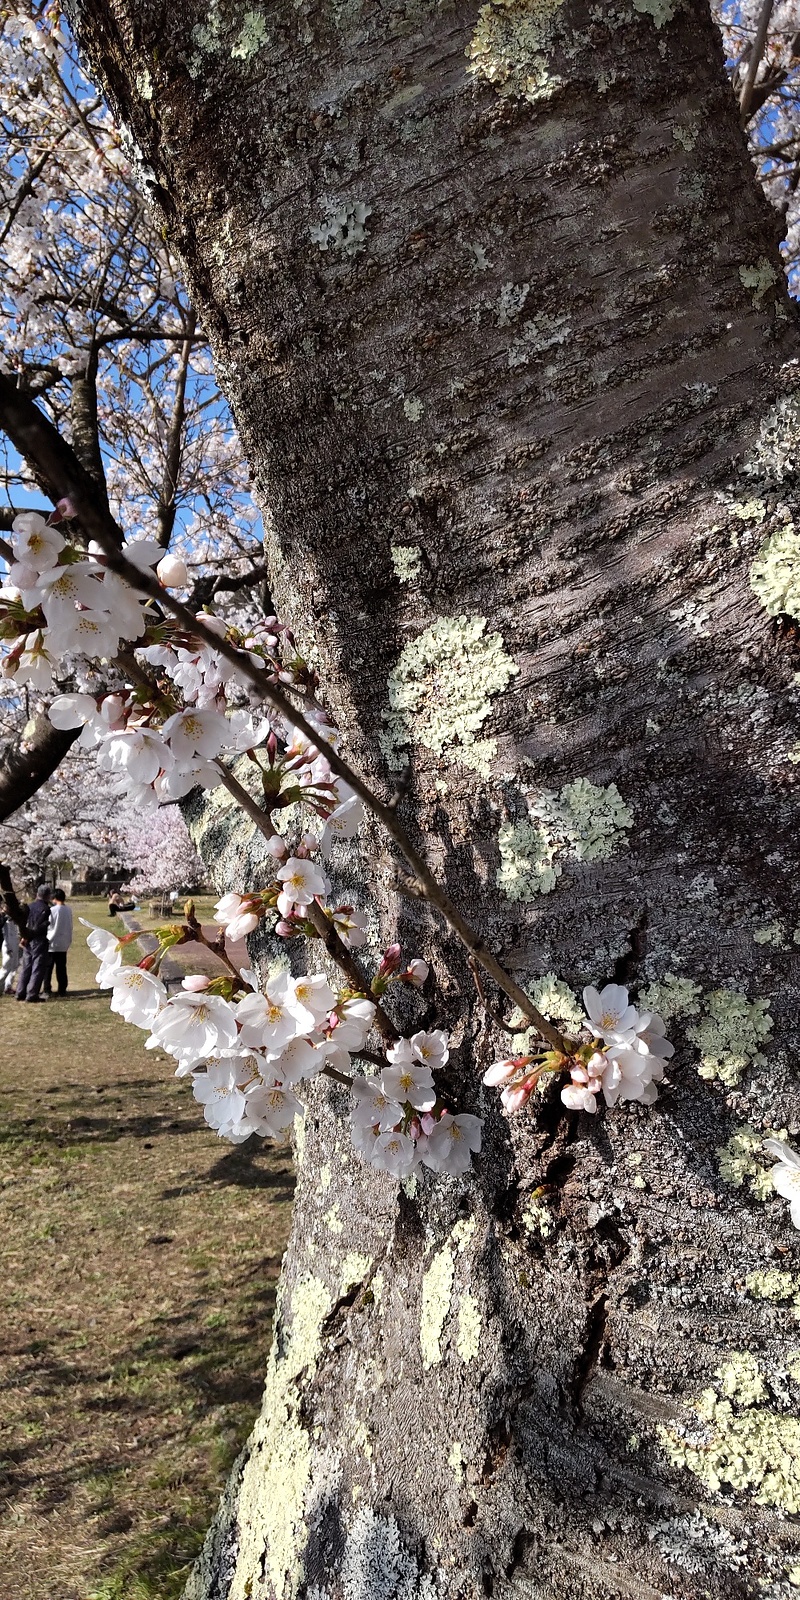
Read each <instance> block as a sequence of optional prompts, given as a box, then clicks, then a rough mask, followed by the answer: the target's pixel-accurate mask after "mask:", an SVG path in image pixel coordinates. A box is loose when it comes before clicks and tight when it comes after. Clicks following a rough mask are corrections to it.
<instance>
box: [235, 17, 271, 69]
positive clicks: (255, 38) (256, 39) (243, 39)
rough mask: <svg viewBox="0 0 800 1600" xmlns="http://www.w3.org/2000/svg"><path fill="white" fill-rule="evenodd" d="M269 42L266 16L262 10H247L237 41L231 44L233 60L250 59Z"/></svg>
mask: <svg viewBox="0 0 800 1600" xmlns="http://www.w3.org/2000/svg"><path fill="white" fill-rule="evenodd" d="M267 44H269V33H268V31H267V23H266V18H265V17H264V16H263V15H262V13H261V12H260V11H246V12H245V14H244V17H243V19H242V26H241V28H240V30H239V36H238V38H237V39H236V42H235V43H234V44H233V45H232V46H231V60H232V61H249V60H250V57H251V56H255V55H258V52H259V50H263V48H264V46H265V45H267Z"/></svg>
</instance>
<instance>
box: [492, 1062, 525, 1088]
mask: <svg viewBox="0 0 800 1600" xmlns="http://www.w3.org/2000/svg"><path fill="white" fill-rule="evenodd" d="M522 1064H523V1062H522V1059H520V1058H517V1059H514V1061H496V1062H494V1066H491V1067H490V1069H488V1072H485V1074H483V1082H485V1083H488V1086H490V1088H496V1086H498V1083H507V1082H509V1080H510V1078H514V1077H515V1075H517V1072H518V1070H520V1067H522Z"/></svg>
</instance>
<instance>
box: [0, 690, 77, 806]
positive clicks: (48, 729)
mask: <svg viewBox="0 0 800 1600" xmlns="http://www.w3.org/2000/svg"><path fill="white" fill-rule="evenodd" d="M80 731H81V730H80V728H68V729H61V728H54V727H53V724H52V722H50V720H49V718H48V717H46V716H39V717H37V718H36V721H35V723H34V727H33V733H32V736H31V738H29V739H26V740H25V745H24V748H21V749H19V750H10V751H9V750H7V751H6V752H5V754H4V755H3V760H2V768H1V769H0V822H5V819H6V817H10V816H11V813H12V812H13V811H16V810H17V808H18V807H19V806H22V805H24V804H25V801H26V800H30V798H31V796H32V795H34V794H35V793H36V791H37V789H41V787H42V784H43V783H46V782H47V779H48V778H51V777H52V776H53V773H54V772H55V770H56V767H57V766H59V764H60V763H61V762H62V761H63V760H64V757H65V755H66V754H67V751H68V750H70V749H71V747H72V745H73V744H74V743H75V740H76V739H77V737H78V734H79V733H80Z"/></svg>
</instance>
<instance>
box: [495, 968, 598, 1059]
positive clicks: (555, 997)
mask: <svg viewBox="0 0 800 1600" xmlns="http://www.w3.org/2000/svg"><path fill="white" fill-rule="evenodd" d="M523 987H524V989H525V993H526V994H527V995H528V996H529V997H530V999H531V1000H532V1001H533V1003H534V1005H535V1006H536V1008H537V1010H538V1011H541V1012H542V1014H543V1016H545V1017H547V1020H548V1022H554V1023H555V1024H556V1026H558V1027H560V1028H563V1029H564V1031H565V1033H566V1034H568V1035H571V1034H576V1033H577V1032H578V1030H579V1029H580V1028H582V1027H583V1026H584V1023H585V1022H586V1016H585V1013H584V1010H583V1007H582V1005H581V1004H580V1001H579V1000H578V997H577V995H576V994H575V993H574V991H573V990H572V989H570V987H569V984H567V983H564V981H563V979H561V978H559V977H557V976H556V974H555V973H554V972H546V973H544V975H543V977H541V978H536V979H535V980H534V982H533V983H526V984H524V985H523ZM524 1022H525V1018H524V1016H523V1014H522V1012H521V1011H519V1010H514V1011H512V1013H511V1017H510V1018H509V1026H510V1027H512V1028H519V1029H520V1030H521V1031H520V1032H519V1033H515V1034H514V1035H513V1037H512V1039H511V1049H512V1050H513V1052H514V1054H515V1055H520V1056H522V1055H529V1054H530V1053H531V1052H532V1051H533V1050H534V1049H535V1048H536V1045H537V1042H538V1034H537V1032H536V1029H535V1028H527V1029H526V1028H524V1027H523V1024H524Z"/></svg>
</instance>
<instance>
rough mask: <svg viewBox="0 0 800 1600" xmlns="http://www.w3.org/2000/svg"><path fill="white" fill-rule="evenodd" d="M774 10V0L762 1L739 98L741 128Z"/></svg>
mask: <svg viewBox="0 0 800 1600" xmlns="http://www.w3.org/2000/svg"><path fill="white" fill-rule="evenodd" d="M774 8H775V0H763V5H762V7H761V14H760V16H759V19H758V26H757V28H756V36H755V38H754V40H753V48H752V50H751V52H750V59H749V61H748V63H747V72H746V74H745V80H744V83H743V84H742V92H741V94H740V96H739V113H740V116H741V119H742V127H745V126H746V124H747V121H748V118H749V116H750V110H751V107H752V104H753V90H754V89H755V86H756V78H757V77H758V69H759V67H760V66H761V61H762V58H763V55H764V50H765V48H766V43H767V34H768V33H769V25H770V21H771V20H772V13H773V10H774Z"/></svg>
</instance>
